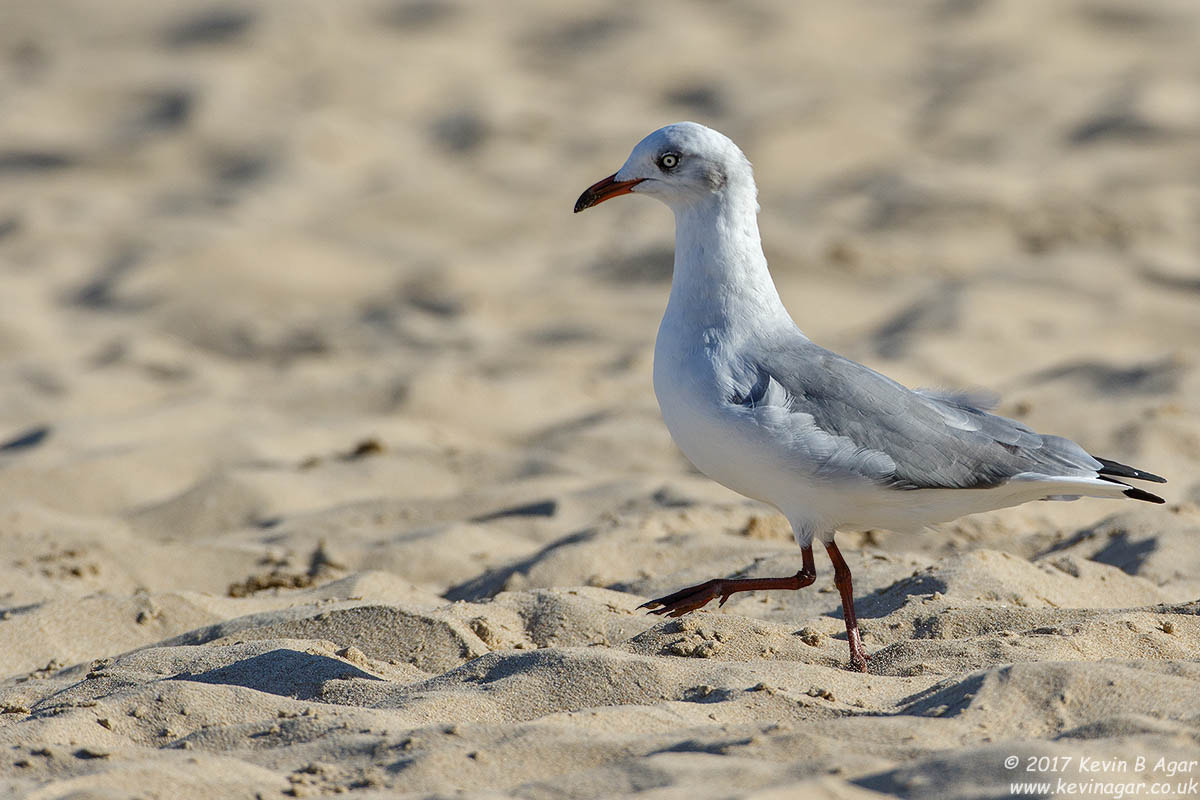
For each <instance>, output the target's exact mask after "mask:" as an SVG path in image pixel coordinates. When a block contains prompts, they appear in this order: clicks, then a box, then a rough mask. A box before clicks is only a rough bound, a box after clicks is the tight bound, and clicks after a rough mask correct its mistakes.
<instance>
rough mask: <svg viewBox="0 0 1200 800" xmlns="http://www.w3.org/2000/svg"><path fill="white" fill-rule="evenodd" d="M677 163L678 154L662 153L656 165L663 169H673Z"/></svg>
mask: <svg viewBox="0 0 1200 800" xmlns="http://www.w3.org/2000/svg"><path fill="white" fill-rule="evenodd" d="M678 163H679V156H678V155H676V154H675V153H663V154H662V155H661V156H659V157H658V166H659V167H661V168H663V169H675V165H676V164H678Z"/></svg>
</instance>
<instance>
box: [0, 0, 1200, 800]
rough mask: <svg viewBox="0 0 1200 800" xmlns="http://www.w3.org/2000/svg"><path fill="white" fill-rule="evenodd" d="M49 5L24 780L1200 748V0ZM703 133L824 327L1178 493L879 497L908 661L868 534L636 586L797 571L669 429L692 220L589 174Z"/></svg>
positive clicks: (889, 773) (718, 776) (391, 790)
mask: <svg viewBox="0 0 1200 800" xmlns="http://www.w3.org/2000/svg"><path fill="white" fill-rule="evenodd" d="M4 18H5V21H4V23H3V25H0V108H3V114H2V115H0V286H2V289H0V712H2V713H0V794H6V795H12V796H19V797H29V798H67V797H71V798H127V797H129V798H132V797H139V798H202V799H203V800H211V799H212V798H226V797H228V798H243V797H244V798H255V797H264V798H269V797H277V796H283V795H286V796H299V797H304V796H317V795H323V794H334V793H349V794H351V795H352V796H356V797H380V798H382V797H397V796H401V797H413V798H427V797H450V796H455V797H469V798H479V800H483V798H489V799H491V798H496V799H498V798H510V797H512V798H526V799H527V800H539V799H540V798H560V797H563V798H579V799H580V800H583V799H584V798H600V797H630V796H637V797H639V798H645V799H646V800H668V799H674V798H684V799H686V800H705V799H707V798H732V797H748V798H756V799H757V800H768V798H790V797H801V796H802V797H813V798H844V799H846V800H849V799H851V798H872V797H883V796H893V797H904V798H926V797H939V798H940V797H947V798H949V797H962V798H976V797H978V798H985V797H986V798H991V797H1006V796H1010V794H1011V793H1012V792H1013V791H1014V790H1013V789H1012V787H1011V783H1012V782H1014V781H1032V780H1048V781H1052V782H1055V781H1059V780H1065V781H1067V782H1072V781H1075V782H1081V781H1109V782H1112V783H1113V785H1110V786H1108V787H1107V788H1105V787H1100V788H1097V787H1096V786H1095V785H1094V784H1093V785H1092V786H1091V788H1090V789H1087V788H1084V789H1076V790H1074V791H1073V795H1074V796H1089V797H1116V796H1117V794H1118V792H1117V790H1116V788H1114V786H1115V785H1116V783H1121V784H1122V785H1124V784H1129V783H1139V782H1141V783H1143V784H1144V785H1145V786H1144V788H1143V789H1141V790H1140V791H1141V794H1142V796H1147V795H1148V794H1149V791H1150V790H1149V789H1148V788H1145V787H1148V786H1149V785H1151V784H1154V783H1157V782H1160V781H1164V782H1169V783H1170V784H1171V786H1172V787H1175V784H1177V783H1179V782H1182V785H1183V786H1185V787H1186V786H1187V783H1186V782H1187V781H1188V780H1189V779H1196V780H1198V781H1200V766H1197V765H1196V764H1195V763H1192V764H1191V765H1189V764H1188V763H1187V762H1188V759H1195V758H1198V756H1197V753H1198V751H1200V663H1198V657H1200V616H1198V615H1200V600H1198V598H1200V506H1198V504H1200V472H1198V470H1197V468H1198V466H1200V399H1198V398H1200V357H1198V350H1197V343H1198V342H1200V262H1198V261H1197V253H1200V224H1198V223H1200V49H1197V48H1196V46H1195V42H1196V41H1197V37H1198V36H1200V6H1197V5H1196V4H1195V3H1194V2H1192V0H1148V1H1147V2H1133V1H1132V0H1129V2H1118V1H1117V0H1104V1H1103V2H1099V1H1097V2H1082V1H1081V2H1072V3H1044V4H1032V3H1019V2H1015V0H990V1H988V2H978V1H976V0H967V1H966V2H961V1H956V0H936V1H932V0H931V1H930V2H917V3H903V4H891V3H862V2H855V3H841V4H827V3H786V2H782V1H780V2H768V0H756V1H755V2H751V3H744V4H733V3H729V4H720V3H698V4H693V3H683V2H663V3H646V4H639V5H625V4H618V5H614V4H609V3H603V2H599V1H598V0H586V2H578V3H573V4H559V3H550V2H546V0H519V1H518V2H512V3H482V2H478V3H476V2H468V0H458V1H457V2H437V1H436V0H404V1H403V2H393V1H390V0H389V2H366V1H365V0H342V2H337V3H321V2H315V0H287V1H286V2H285V0H272V1H271V2H260V3H221V4H208V3H204V2H195V1H193V0H178V1H177V2H171V3H162V4H147V3H144V2H132V1H131V0H113V1H112V2H107V3H100V2H95V0H76V1H74V2H72V1H70V0H52V1H51V2H45V3H23V4H16V5H11V4H10V6H9V7H7V8H6V9H5V11H4ZM679 119H694V120H696V121H699V122H703V123H705V124H708V125H711V126H713V127H716V128H718V129H720V130H722V131H724V132H725V133H727V134H729V135H730V136H731V137H733V138H734V139H735V140H736V141H737V142H738V143H739V144H741V145H742V147H743V149H744V150H745V151H746V152H747V154H748V155H749V156H750V158H751V159H752V160H753V161H754V163H755V165H756V169H757V176H758V183H759V188H760V201H761V204H762V214H761V217H760V221H761V226H762V233H763V239H764V243H765V248H766V251H767V256H768V259H769V260H770V262H771V266H772V271H773V274H774V275H775V278H776V280H777V282H778V284H779V287H780V291H781V293H782V295H783V297H784V300H785V302H786V303H787V305H788V307H789V309H790V310H791V311H792V313H793V315H794V317H795V318H796V320H797V321H798V323H799V324H800V326H801V327H802V328H803V329H804V330H805V332H806V333H807V334H808V335H809V336H810V337H811V338H813V339H814V340H816V341H817V342H819V343H821V344H823V345H825V346H828V347H830V348H832V349H835V350H837V351H839V352H842V353H844V354H846V355H847V356H849V357H852V358H855V359H857V360H860V361H863V362H865V363H867V364H869V365H871V366H873V367H875V368H877V369H880V370H881V371H884V372H886V373H887V374H889V375H892V376H893V377H895V378H897V379H898V380H901V381H903V382H905V383H908V384H910V385H923V386H936V387H961V388H967V389H983V390H987V391H992V392H995V393H997V394H998V395H999V396H1000V398H1001V401H1000V405H999V407H998V408H999V411H1000V412H1001V413H1003V414H1005V415H1008V416H1013V417H1016V418H1018V419H1020V420H1022V421H1023V422H1026V423H1027V424H1030V425H1032V426H1034V427H1035V428H1037V429H1040V430H1043V431H1046V432H1054V433H1058V434H1061V435H1065V436H1069V437H1071V438H1074V439H1076V440H1077V441H1079V442H1080V443H1081V444H1083V445H1084V446H1085V447H1087V448H1088V449H1089V450H1091V451H1092V452H1095V453H1098V454H1100V455H1103V456H1105V457H1108V458H1113V459H1117V460H1120V461H1123V462H1126V463H1131V464H1134V465H1136V466H1138V467H1142V468H1145V469H1148V470H1150V471H1153V472H1156V473H1159V474H1162V475H1164V476H1167V477H1168V478H1169V479H1170V483H1169V484H1167V485H1166V486H1165V487H1162V488H1161V489H1155V491H1161V493H1162V494H1163V495H1164V496H1165V497H1166V498H1167V500H1168V503H1167V504H1166V505H1164V506H1151V505H1148V504H1143V503H1135V502H1133V501H1128V502H1120V503H1117V502H1108V501H1099V500H1083V501H1079V502H1075V503H1037V504H1031V505H1028V506H1024V507H1021V508H1018V509H1010V510H1006V511H1001V512H996V513H991V514H986V515H980V516H976V517H972V518H968V519H964V520H961V521H958V522H955V523H951V524H947V525H943V526H940V527H939V528H937V529H934V530H931V531H928V532H925V533H922V534H909V535H899V534H892V533H888V532H879V531H872V532H865V533H846V534H842V535H841V536H839V542H840V543H841V545H842V550H843V552H844V553H845V554H846V557H847V560H848V561H849V563H850V566H851V568H852V570H853V574H854V585H855V593H856V596H857V598H858V609H859V613H860V617H861V623H862V626H863V629H864V631H865V640H864V641H865V644H866V646H867V649H868V652H870V653H872V655H873V658H872V661H871V669H872V672H871V674H870V675H860V674H855V673H852V672H849V671H847V670H846V662H847V655H848V654H847V647H846V642H845V632H844V629H843V625H842V621H841V617H840V613H841V612H840V604H839V601H838V595H837V593H836V591H834V589H833V586H832V578H831V570H830V568H829V565H828V563H827V561H826V560H825V559H824V557H823V554H820V553H819V554H818V560H817V567H818V573H819V576H818V579H817V583H816V584H815V585H813V586H812V587H810V588H808V589H805V590H803V591H800V592H796V593H785V592H769V593H760V594H742V595H737V596H735V597H734V598H733V599H732V600H731V601H730V602H729V603H728V604H727V605H726V606H725V607H724V608H721V609H715V608H714V609H710V610H707V611H703V612H699V613H695V614H692V615H689V616H688V617H685V618H682V619H679V620H663V619H660V618H658V617H654V616H647V615H646V614H645V613H644V612H641V611H638V610H637V608H636V607H637V606H638V605H639V604H640V603H642V602H644V601H645V600H646V599H647V598H649V597H653V596H656V595H659V594H662V593H666V592H669V591H673V590H674V589H677V588H680V587H682V586H684V585H687V584H689V583H692V582H696V581H699V580H704V579H707V578H711V577H718V576H725V575H745V576H769V575H789V574H792V573H793V572H795V570H796V569H798V567H799V560H800V553H799V550H798V548H796V546H795V544H794V543H793V542H792V541H791V537H790V533H789V531H788V530H787V526H786V524H785V523H784V521H783V520H782V519H781V518H780V517H779V516H778V515H777V514H776V513H775V512H773V511H772V510H771V509H769V508H765V507H763V506H760V505H758V504H755V503H752V502H750V501H748V500H745V499H743V498H741V497H739V496H737V495H734V494H733V493H731V492H729V491H727V490H725V489H724V488H722V487H720V486H718V485H716V484H714V483H712V482H711V481H709V480H708V479H706V478H705V477H703V476H702V475H699V474H698V473H697V472H695V470H693V469H692V468H691V467H690V466H689V465H688V464H687V462H686V461H685V460H684V459H683V458H682V456H681V455H680V454H679V452H678V451H677V449H676V448H675V446H674V445H673V444H672V442H671V440H670V437H669V436H668V434H667V431H666V429H665V428H664V427H663V425H662V422H661V420H660V418H659V414H658V409H657V405H656V403H655V400H654V396H653V392H652V389H651V385H650V370H651V361H652V348H653V340H654V335H655V330H656V326H657V322H658V319H659V316H660V314H661V313H662V309H663V307H664V304H665V302H666V295H667V290H668V286H669V282H670V270H671V248H672V242H673V238H672V220H671V217H670V215H669V213H668V212H667V211H666V210H665V209H664V208H662V207H661V206H659V205H658V204H656V203H652V202H650V201H648V200H645V199H638V198H623V199H621V200H620V201H617V202H613V203H611V204H606V205H605V206H604V207H602V208H600V209H598V210H595V211H592V212H589V213H588V214H585V215H581V216H578V217H576V216H573V215H572V214H571V207H572V204H573V203H574V200H575V198H576V197H577V196H578V194H579V192H580V191H581V190H582V189H584V188H585V187H586V186H588V185H589V184H591V183H592V182H594V181H595V180H598V179H599V178H601V177H603V176H605V175H608V174H610V173H611V172H613V171H615V170H616V169H617V168H618V167H619V166H620V165H621V163H622V162H623V161H624V159H625V157H626V155H627V153H628V152H629V150H630V149H631V147H632V146H633V144H634V143H636V142H637V141H638V139H640V138H641V137H642V136H643V135H645V134H646V133H648V132H649V131H651V130H653V129H655V128H657V127H659V126H660V125H663V124H666V123H668V122H672V121H676V120H679ZM1139 758H1142V759H1143V761H1141V762H1139V761H1138V759H1139ZM1009 759H1011V760H1009ZM1039 759H1040V760H1039ZM1055 759H1057V760H1055ZM1174 762H1182V764H1175V763H1174ZM1096 763H1099V764H1101V765H1105V764H1106V765H1107V767H1104V768H1097V769H1089V766H1088V765H1089V764H1093V765H1094V764H1096ZM1173 764H1174V766H1172V765H1173ZM1126 791H1128V790H1126ZM1197 791H1198V792H1200V789H1198V790H1197ZM1061 793H1064V792H1061V791H1060V794H1061ZM1066 793H1067V794H1072V792H1066ZM1028 794H1029V795H1031V796H1047V795H1048V794H1049V790H1047V791H1045V792H1041V793H1038V792H1030V793H1028ZM1168 794H1174V795H1175V796H1189V795H1188V794H1187V791H1186V790H1185V789H1183V788H1173V789H1172V791H1171V792H1168Z"/></svg>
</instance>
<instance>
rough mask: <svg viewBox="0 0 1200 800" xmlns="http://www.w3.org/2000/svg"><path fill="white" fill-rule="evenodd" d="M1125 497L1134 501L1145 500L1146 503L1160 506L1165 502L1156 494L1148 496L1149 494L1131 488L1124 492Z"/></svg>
mask: <svg viewBox="0 0 1200 800" xmlns="http://www.w3.org/2000/svg"><path fill="white" fill-rule="evenodd" d="M1125 496H1126V497H1132V498H1133V499H1134V500H1145V501H1146V502H1147V503H1160V504H1161V503H1165V502H1167V501H1166V500H1163V499H1162V498H1161V497H1159V496H1158V495H1156V494H1150V492H1144V491H1142V490H1141V489H1136V488H1134V487H1132V486H1131V487H1129V488H1128V489H1126V490H1125Z"/></svg>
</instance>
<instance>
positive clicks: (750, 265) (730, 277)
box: [664, 183, 791, 331]
mask: <svg viewBox="0 0 1200 800" xmlns="http://www.w3.org/2000/svg"><path fill="white" fill-rule="evenodd" d="M755 194H756V193H755V190H754V184H753V183H750V184H749V185H748V186H747V187H738V186H729V187H726V190H725V191H721V192H715V193H713V194H711V195H708V196H706V197H705V198H703V199H702V200H700V201H698V202H696V203H693V204H691V205H688V206H683V207H680V208H676V209H675V270H674V274H673V276H672V278H671V297H670V300H669V301H668V303H667V314H666V317H667V319H670V320H672V322H673V323H674V324H676V325H680V326H682V327H683V328H685V329H689V330H693V331H696V330H708V329H718V330H725V329H730V328H737V327H740V326H742V325H745V324H748V323H751V322H753V323H754V324H755V325H756V326H760V328H761V326H764V325H770V324H771V323H772V322H775V321H779V322H781V323H782V322H784V321H786V322H788V323H790V321H791V320H790V318H789V317H788V314H787V311H786V310H785V309H784V307H783V301H782V300H780V299H779V292H778V291H776V289H775V283H774V281H772V280H771V273H770V272H769V271H768V269H767V259H766V257H765V256H764V255H763V251H762V241H761V240H760V238H759V234H758V202H757V200H756V197H755ZM665 321H666V320H664V322H665Z"/></svg>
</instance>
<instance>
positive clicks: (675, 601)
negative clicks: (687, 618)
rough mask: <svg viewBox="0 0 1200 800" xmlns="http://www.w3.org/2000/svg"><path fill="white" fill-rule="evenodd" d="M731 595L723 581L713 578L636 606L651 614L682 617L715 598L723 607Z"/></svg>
mask: <svg viewBox="0 0 1200 800" xmlns="http://www.w3.org/2000/svg"><path fill="white" fill-rule="evenodd" d="M731 594H733V592H730V591H725V587H724V581H722V580H720V579H719V578H713V579H712V580H710V581H705V582H704V583H698V584H696V585H695V586H689V587H687V588H686V589H680V590H679V591H678V592H674V593H672V594H669V595H667V596H666V597H659V598H657V599H655V600H648V601H646V602H645V603H642V604H641V605H640V606H638V608H648V609H650V613H651V614H663V615H666V616H668V617H682V616H683V615H684V614H686V613H688V612H689V611H695V610H696V609H697V608H702V607H703V606H705V605H707V604H708V603H709V602H710V601H712V600H714V599H715V598H717V597H720V598H721V602H720V603H719V605H725V601H726V600H728V599H729V596H730V595H731Z"/></svg>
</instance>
